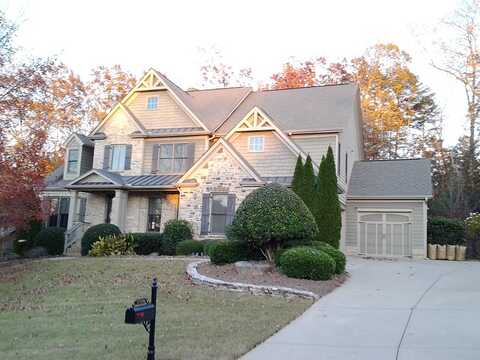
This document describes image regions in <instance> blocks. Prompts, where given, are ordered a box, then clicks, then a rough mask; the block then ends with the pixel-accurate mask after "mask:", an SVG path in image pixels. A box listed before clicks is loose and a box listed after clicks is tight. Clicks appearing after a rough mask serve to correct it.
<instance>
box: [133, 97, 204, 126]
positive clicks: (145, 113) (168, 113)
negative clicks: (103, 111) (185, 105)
mask: <svg viewBox="0 0 480 360" xmlns="http://www.w3.org/2000/svg"><path fill="white" fill-rule="evenodd" d="M149 97H157V98H158V102H157V108H156V109H155V110H149V109H147V101H148V98H149ZM125 105H126V107H128V109H129V110H130V111H131V112H132V114H133V116H134V117H135V118H137V119H138V120H139V121H140V122H141V123H142V125H143V126H144V127H145V128H146V129H162V128H189V127H197V126H198V124H197V123H196V122H195V121H193V120H192V119H191V118H190V116H188V115H187V113H186V112H185V111H184V110H183V109H181V108H180V106H179V105H178V104H177V103H176V102H175V100H174V99H173V98H172V96H171V95H170V94H169V92H168V91H166V90H158V91H141V92H136V93H135V94H133V95H132V96H131V97H130V98H129V99H128V101H127V102H126V104H125Z"/></svg>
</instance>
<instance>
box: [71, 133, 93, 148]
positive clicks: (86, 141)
mask: <svg viewBox="0 0 480 360" xmlns="http://www.w3.org/2000/svg"><path fill="white" fill-rule="evenodd" d="M75 135H77V137H78V139H79V140H80V141H81V143H82V144H83V145H86V146H94V144H93V141H92V140H90V139H89V138H88V136H85V135H83V134H80V133H75Z"/></svg>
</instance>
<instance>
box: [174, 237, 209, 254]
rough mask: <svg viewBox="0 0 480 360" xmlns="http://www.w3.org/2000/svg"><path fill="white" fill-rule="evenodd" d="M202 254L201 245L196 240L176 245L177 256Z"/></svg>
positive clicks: (184, 241)
mask: <svg viewBox="0 0 480 360" xmlns="http://www.w3.org/2000/svg"><path fill="white" fill-rule="evenodd" d="M201 253H203V244H202V242H201V241H198V240H183V241H180V242H179V243H178V244H177V249H176V254H177V255H192V254H201Z"/></svg>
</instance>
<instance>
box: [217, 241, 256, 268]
mask: <svg viewBox="0 0 480 360" xmlns="http://www.w3.org/2000/svg"><path fill="white" fill-rule="evenodd" d="M209 256H210V261H211V262H212V263H214V264H217V265H223V264H231V263H234V262H236V261H240V260H247V248H246V246H245V243H242V242H240V241H228V240H221V241H218V242H216V243H214V244H212V245H211V246H210V248H209Z"/></svg>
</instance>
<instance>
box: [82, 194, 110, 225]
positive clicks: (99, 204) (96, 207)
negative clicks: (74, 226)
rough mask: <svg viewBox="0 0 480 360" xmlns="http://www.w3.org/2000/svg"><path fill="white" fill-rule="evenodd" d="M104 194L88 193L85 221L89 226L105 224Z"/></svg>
mask: <svg viewBox="0 0 480 360" xmlns="http://www.w3.org/2000/svg"><path fill="white" fill-rule="evenodd" d="M105 204H106V203H105V194H103V193H99V194H96V193H90V194H88V197H87V211H86V214H85V221H86V222H88V223H90V225H97V224H102V223H104V222H105Z"/></svg>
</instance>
